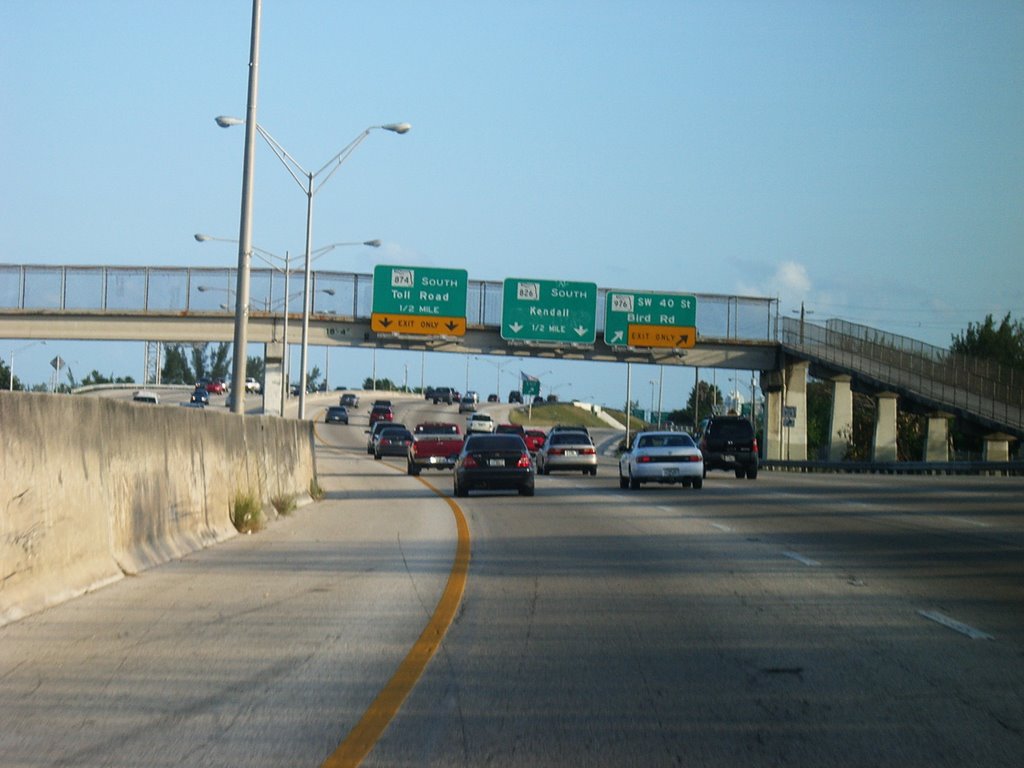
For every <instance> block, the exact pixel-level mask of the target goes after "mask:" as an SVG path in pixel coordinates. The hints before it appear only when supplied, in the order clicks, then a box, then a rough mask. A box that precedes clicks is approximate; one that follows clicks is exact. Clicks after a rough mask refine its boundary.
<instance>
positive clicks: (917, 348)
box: [780, 317, 1024, 431]
mask: <svg viewBox="0 0 1024 768" xmlns="http://www.w3.org/2000/svg"><path fill="white" fill-rule="evenodd" d="M780 328H781V333H780V341H781V342H782V344H783V346H784V347H786V348H787V349H788V350H790V351H791V352H795V353H797V354H798V355H801V356H804V357H807V358H808V359H811V360H814V361H817V362H820V363H823V364H825V365H827V366H830V367H833V368H836V369H839V370H843V371H848V372H850V373H851V374H854V375H860V376H864V377H867V378H870V379H873V380H875V381H877V382H879V383H881V384H883V385H884V386H885V387H888V388H893V389H902V390H905V391H908V392H911V393H913V394H914V395H915V396H917V397H919V398H920V399H922V400H925V401H929V402H931V403H932V404H934V406H935V407H936V408H937V409H946V410H950V411H953V412H963V413H967V414H970V415H972V416H977V417H981V418H984V419H987V420H989V421H991V422H992V423H993V424H998V425H1005V426H1008V427H1011V428H1014V429H1016V430H1018V431H1022V430H1024V375H1021V373H1020V372H1017V371H1014V370H1012V369H1010V368H1007V367H1006V366H1001V365H999V364H997V363H993V362H991V361H988V360H980V359H978V358H973V357H969V356H967V355H961V354H957V353H955V352H950V351H949V350H948V349H942V348H941V347H935V346H932V345H930V344H925V343H923V342H921V341H917V340H915V339H910V338H907V337H905V336H899V335H896V334H892V333H886V332H885V331H879V330H877V329H875V328H869V327H867V326H863V325H857V324H856V323H850V322H847V321H845V320H829V321H828V322H826V323H825V325H823V326H822V325H818V324H816V323H809V322H806V321H801V320H797V319H795V318H788V317H785V318H782V323H781V326H780Z"/></svg>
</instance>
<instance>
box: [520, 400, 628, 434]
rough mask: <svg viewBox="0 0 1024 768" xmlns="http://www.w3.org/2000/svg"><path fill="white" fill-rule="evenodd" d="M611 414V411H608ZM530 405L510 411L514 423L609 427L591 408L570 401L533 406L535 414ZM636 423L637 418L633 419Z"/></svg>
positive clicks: (547, 425)
mask: <svg viewBox="0 0 1024 768" xmlns="http://www.w3.org/2000/svg"><path fill="white" fill-rule="evenodd" d="M606 412H607V413H609V414H611V413H612V412H611V411H607V410H606ZM529 413H530V411H529V407H528V406H522V407H519V408H516V409H514V410H512V411H510V412H509V415H508V418H509V421H511V422H512V423H513V424H522V425H523V426H524V427H550V426H552V425H554V424H566V425H571V426H574V427H587V428H588V429H591V428H593V429H602V428H607V427H608V425H607V424H606V423H605V422H604V421H602V420H601V419H600V418H598V416H597V415H596V414H595V413H592V412H591V411H590V410H589V409H585V408H577V407H576V406H575V405H570V404H569V403H545V404H544V405H535V406H533V416H532V417H531V416H530V415H529ZM623 418H625V417H623ZM633 423H634V424H635V423H636V419H634V420H633Z"/></svg>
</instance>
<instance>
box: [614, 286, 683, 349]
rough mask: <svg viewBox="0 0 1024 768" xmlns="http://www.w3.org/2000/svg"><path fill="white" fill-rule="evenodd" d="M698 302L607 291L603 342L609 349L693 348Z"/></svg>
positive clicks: (665, 295)
mask: <svg viewBox="0 0 1024 768" xmlns="http://www.w3.org/2000/svg"><path fill="white" fill-rule="evenodd" d="M696 325H697V299H696V297H694V296H690V295H687V294H682V293H645V292H641V291H611V290H610V291H608V294H607V296H606V298H605V313H604V342H605V344H608V345H609V346H624V347H669V348H675V349H690V348H691V347H693V346H695V345H696V343H697V328H696Z"/></svg>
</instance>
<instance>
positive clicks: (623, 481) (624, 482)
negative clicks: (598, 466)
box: [619, 472, 629, 490]
mask: <svg viewBox="0 0 1024 768" xmlns="http://www.w3.org/2000/svg"><path fill="white" fill-rule="evenodd" d="M619 488H622V489H623V490H625V489H626V488H629V478H628V477H623V475H622V473H621V472H620V473H619Z"/></svg>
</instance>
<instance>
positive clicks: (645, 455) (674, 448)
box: [619, 432, 704, 490]
mask: <svg viewBox="0 0 1024 768" xmlns="http://www.w3.org/2000/svg"><path fill="white" fill-rule="evenodd" d="M641 483H679V484H681V485H692V486H693V487H694V488H702V487H703V486H704V457H703V456H702V455H701V452H700V448H698V447H697V444H696V443H695V442H693V438H692V437H690V436H689V435H688V434H686V433H685V432H638V433H637V434H636V436H635V437H634V438H633V444H632V445H631V446H630V447H629V449H628V450H627V451H625V452H624V453H623V454H622V455H621V456H620V457H619V488H632V489H634V490H636V489H637V488H639V487H640V485H641Z"/></svg>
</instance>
